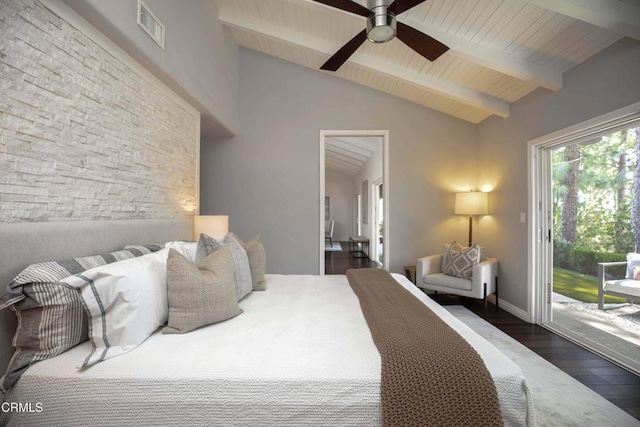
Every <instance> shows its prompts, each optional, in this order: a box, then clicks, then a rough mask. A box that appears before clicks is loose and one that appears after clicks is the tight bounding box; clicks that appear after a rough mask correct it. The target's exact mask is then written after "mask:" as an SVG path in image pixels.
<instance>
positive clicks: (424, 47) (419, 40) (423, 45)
mask: <svg viewBox="0 0 640 427" xmlns="http://www.w3.org/2000/svg"><path fill="white" fill-rule="evenodd" d="M396 36H397V37H398V38H399V39H400V40H402V41H403V42H404V44H406V45H407V46H409V47H410V48H411V49H413V50H415V51H416V52H418V53H419V54H420V55H422V56H424V57H425V58H427V59H428V60H429V61H435V60H436V59H438V58H439V57H440V55H442V54H443V53H445V52H446V51H448V50H449V48H448V47H447V46H445V45H444V44H442V43H440V42H439V41H438V40H436V39H434V38H433V37H429V36H428V35H426V34H424V33H421V32H420V31H418V30H416V29H415V28H411V27H410V26H408V25H405V24H403V23H402V22H398V32H397V34H396Z"/></svg>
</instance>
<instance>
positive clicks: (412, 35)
mask: <svg viewBox="0 0 640 427" xmlns="http://www.w3.org/2000/svg"><path fill="white" fill-rule="evenodd" d="M315 1H316V2H318V3H322V4H326V5H327V6H332V7H335V8H337V9H341V10H344V11H347V12H351V13H355V14H356V15H360V16H364V17H365V18H367V28H366V29H365V30H362V32H360V33H358V34H356V36H355V37H354V38H352V39H351V40H349V41H348V42H347V43H346V44H345V45H344V46H342V47H341V48H340V50H338V51H337V52H336V53H335V54H334V55H333V56H332V57H331V58H329V60H328V61H327V62H325V63H324V65H322V67H320V68H321V69H322V70H328V71H336V70H337V69H338V68H340V67H341V66H342V64H344V63H345V62H346V61H347V59H349V57H350V56H351V55H353V53H354V52H355V51H356V49H358V48H359V47H360V45H361V44H362V43H364V42H365V40H369V41H371V42H373V43H386V42H388V41H390V40H391V39H393V38H394V37H396V36H398V38H399V39H400V40H401V41H402V42H404V43H405V44H406V45H407V46H409V47H410V48H411V49H413V50H415V51H416V52H418V53H419V54H420V55H422V56H424V57H425V58H427V59H428V60H429V61H435V60H436V59H438V58H439V57H440V55H442V54H443V53H445V52H446V51H447V50H449V48H448V47H447V46H445V45H444V44H442V43H440V42H439V41H438V40H436V39H434V38H433V37H429V36H428V35H426V34H424V33H421V32H420V31H418V30H416V29H415V28H411V27H410V26H408V25H405V24H403V23H402V22H398V21H397V20H396V16H397V15H399V14H401V13H402V12H405V11H407V10H409V9H411V8H412V7H414V6H417V5H419V4H420V3H422V2H424V1H425V0H395V1H391V0H367V1H368V6H369V8H366V7H364V6H362V5H361V4H359V3H356V2H354V1H351V0H315Z"/></svg>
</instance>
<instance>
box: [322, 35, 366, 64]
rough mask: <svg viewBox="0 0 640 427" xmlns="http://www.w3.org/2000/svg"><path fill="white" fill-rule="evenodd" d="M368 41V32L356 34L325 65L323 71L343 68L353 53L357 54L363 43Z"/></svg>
mask: <svg viewBox="0 0 640 427" xmlns="http://www.w3.org/2000/svg"><path fill="white" fill-rule="evenodd" d="M366 39H367V30H362V32H360V33H358V34H356V36H355V37H354V38H352V39H351V40H349V41H348V42H347V43H346V44H345V45H344V46H342V47H341V48H340V50H339V51H337V52H336V53H335V54H334V55H333V56H332V57H331V58H329V60H328V61H327V62H325V63H324V65H323V66H322V67H320V69H321V70H328V71H336V70H337V69H338V68H340V67H341V66H342V64H344V63H345V62H347V59H349V57H350V56H351V55H353V52H355V51H356V50H357V49H358V48H359V47H360V45H361V44H362V43H364V41H365V40H366Z"/></svg>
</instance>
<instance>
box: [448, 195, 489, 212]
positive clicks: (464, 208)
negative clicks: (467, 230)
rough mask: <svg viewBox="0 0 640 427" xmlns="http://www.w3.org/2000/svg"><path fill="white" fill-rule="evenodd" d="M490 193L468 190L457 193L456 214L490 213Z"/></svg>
mask: <svg viewBox="0 0 640 427" xmlns="http://www.w3.org/2000/svg"><path fill="white" fill-rule="evenodd" d="M487 195H488V193H483V192H482V191H467V192H466V193H456V203H455V208H454V213H455V214H456V215H486V214H488V213H489V198H488V197H487Z"/></svg>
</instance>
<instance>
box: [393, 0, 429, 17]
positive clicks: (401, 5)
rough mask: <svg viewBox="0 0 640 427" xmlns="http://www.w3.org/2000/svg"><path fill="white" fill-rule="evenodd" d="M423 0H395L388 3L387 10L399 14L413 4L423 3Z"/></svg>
mask: <svg viewBox="0 0 640 427" xmlns="http://www.w3.org/2000/svg"><path fill="white" fill-rule="evenodd" d="M424 1H425V0H396V1H394V2H393V3H391V4H390V5H389V9H387V10H389V11H391V12H393V13H395V14H396V15H400V14H401V13H402V12H404V11H405V10H409V9H411V8H412V7H413V6H417V5H419V4H420V3H424Z"/></svg>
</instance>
